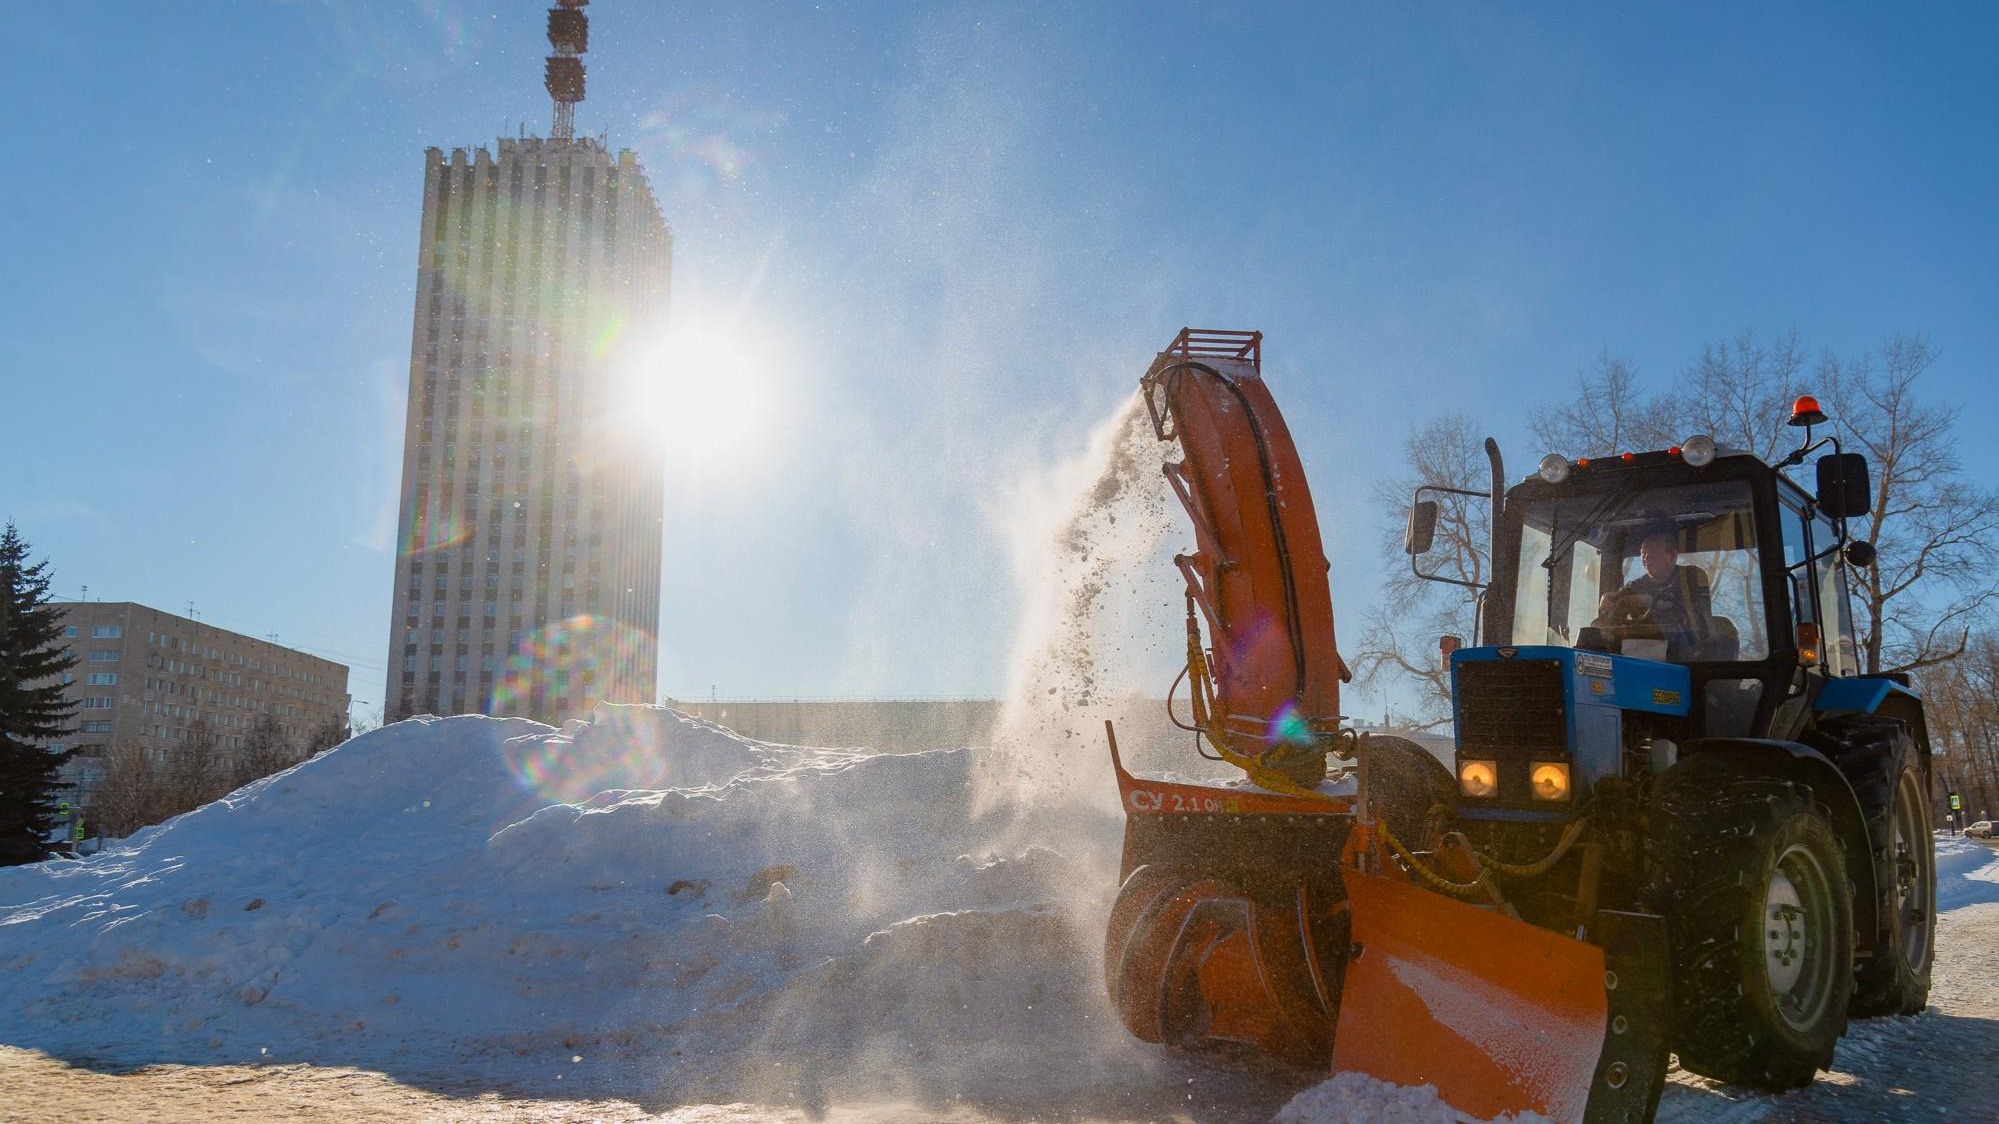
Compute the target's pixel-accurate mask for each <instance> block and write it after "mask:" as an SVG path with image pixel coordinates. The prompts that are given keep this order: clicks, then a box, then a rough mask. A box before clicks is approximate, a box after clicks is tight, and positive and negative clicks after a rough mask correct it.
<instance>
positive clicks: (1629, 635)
mask: <svg viewBox="0 0 1999 1124" xmlns="http://www.w3.org/2000/svg"><path fill="white" fill-rule="evenodd" d="M1596 627H1597V628H1598V629H1601V630H1602V632H1603V636H1604V639H1606V640H1615V641H1618V642H1620V643H1622V642H1623V641H1626V640H1663V639H1665V637H1666V632H1665V630H1664V629H1662V628H1660V627H1659V622H1658V621H1656V620H1653V619H1652V607H1651V606H1650V605H1648V604H1646V602H1645V599H1644V598H1643V597H1640V596H1639V595H1637V594H1635V593H1628V592H1626V591H1624V590H1618V591H1617V592H1615V593H1606V594H1604V604H1603V605H1602V606H1600V608H1599V611H1598V613H1597V617H1596Z"/></svg>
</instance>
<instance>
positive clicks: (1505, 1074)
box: [1333, 868, 1665, 1124]
mask: <svg viewBox="0 0 1999 1124" xmlns="http://www.w3.org/2000/svg"><path fill="white" fill-rule="evenodd" d="M1342 874H1343V876H1344V878H1345V881H1346V889H1347V896H1348V901H1349V905H1350V914H1349V922H1350V924H1351V926H1352V929H1351V932H1352V946H1351V948H1350V951H1349V957H1348V960H1347V965H1346V983H1345V987H1344V989H1343V994H1342V995H1341V1000H1340V1009H1339V1022H1338V1028H1337V1030H1336V1032H1335V1035H1334V1049H1333V1067H1334V1069H1336V1070H1355V1071H1359V1072H1361V1073H1365V1074H1368V1075H1369V1076H1372V1077H1375V1078H1377V1079H1379V1080H1382V1081H1387V1082H1392V1083H1394V1084H1397V1085H1409V1086H1423V1085H1429V1086H1433V1087H1434V1088H1435V1089H1436V1090H1437V1094H1438V1096H1439V1097H1441V1098H1442V1099H1443V1101H1444V1102H1445V1103H1446V1104H1448V1105H1450V1106H1451V1107H1452V1108H1453V1109H1455V1110H1457V1111H1458V1112H1461V1113H1464V1114H1466V1115H1468V1116H1471V1117H1473V1118H1476V1119H1480V1120H1490V1119H1494V1118H1497V1117H1500V1116H1502V1115H1504V1114H1508V1113H1521V1112H1536V1113H1539V1114H1541V1115H1542V1116H1545V1117H1547V1118H1548V1119H1549V1120H1551V1121H1554V1122H1556V1124H1585V1122H1588V1124H1602V1122H1618V1121H1640V1122H1642V1121H1649V1120H1650V1119H1651V1117H1652V1111H1653V1108H1654V1107H1655V1106H1656V1104H1657V1101H1658V1095H1659V1088H1660V1085H1661V1083H1662V1082H1663V1080H1664V1076H1665V1046H1664V1027H1663V1025H1662V1020H1663V1018H1664V1017H1665V1012H1664V1006H1665V1004H1664V985H1663V981H1664V970H1665V969H1664V960H1665V947H1664V938H1663V932H1662V931H1660V930H1659V928H1658V927H1657V926H1656V925H1654V924H1650V923H1652V922H1656V921H1657V920H1658V919H1657V918H1650V917H1642V916H1640V915H1632V914H1624V915H1609V914H1606V915H1604V916H1603V918H1602V920H1601V921H1600V922H1599V927H1600V928H1601V929H1602V930H1603V932H1604V934H1607V935H1614V936H1616V937H1617V938H1618V942H1617V943H1610V947H1611V948H1612V951H1611V952H1610V953H1609V954H1608V956H1609V958H1608V959H1607V958H1606V950H1605V948H1602V947H1598V946H1597V945H1595V944H1589V943H1585V942H1584V941H1580V940H1574V939H1571V938H1569V937H1566V936H1563V935H1561V934H1559V933H1555V932H1551V931H1549V930H1547V929H1542V928H1539V927H1536V926H1534V925H1529V924H1527V923H1525V922H1522V921H1516V920H1513V919H1512V918H1509V917H1507V916H1504V915H1503V914H1500V913H1497V912H1494V911H1492V910H1488V909H1482V908H1479V907H1476V906H1471V905H1466V904H1464V903H1462V902H1459V901H1455V900H1453V899H1450V898H1446V897H1443V896H1442V895H1439V894H1435V893H1431V892H1430V891H1428V890H1424V889H1421V888H1420V887H1417V886H1414V885H1411V884H1409V883H1406V882H1398V881H1394V880H1391V879H1388V878H1383V877H1380V876H1377V875H1371V874H1364V873H1362V872H1360V871H1358V870H1354V869H1351V868H1348V869H1346V870H1344V871H1343V872H1342ZM1655 938H1656V939H1655ZM1620 968H1622V969H1623V971H1624V972H1626V973H1629V975H1628V977H1627V976H1626V975H1624V974H1620Z"/></svg>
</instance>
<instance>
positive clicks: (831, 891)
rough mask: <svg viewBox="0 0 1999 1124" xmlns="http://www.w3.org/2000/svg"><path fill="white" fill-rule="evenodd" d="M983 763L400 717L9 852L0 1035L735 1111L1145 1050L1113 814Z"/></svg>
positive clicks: (637, 724) (676, 728) (651, 713)
mask: <svg viewBox="0 0 1999 1124" xmlns="http://www.w3.org/2000/svg"><path fill="white" fill-rule="evenodd" d="M967 757H968V754H967V752H966V751H963V750H958V749H942V750H936V751H931V752H925V753H915V754H887V753H875V752H871V751H867V750H852V749H846V750H843V749H813V748H805V747H797V746H779V745H769V744H765V743H761V742H755V741H751V740H748V739H745V738H741V737H739V736H737V735H735V734H733V733H731V732H729V731H727V730H723V729H721V728H719V727H715V726H711V725H708V724H706V723H702V722H700V721H697V720H694V719H692V718H689V717H687V716H685V715H681V714H679V713H677V712H673V711H666V710H659V709H655V708H638V707H605V708H601V709H600V710H599V712H598V714H597V715H596V716H595V718H594V721H591V722H588V723H582V722H574V723H570V724H569V726H568V727H566V728H565V729H563V730H560V731H557V730H552V729H550V728H549V727H547V726H543V725H539V724H536V723H533V722H528V721H524V720H519V719H511V720H497V719H488V718H480V717H457V718H444V719H418V720H412V721H409V722H403V723H398V724H396V725H394V726H390V727H387V728H384V729H382V730H378V731H375V732H373V733H371V734H368V735H365V736H363V737H360V738H356V739H355V740H353V741H351V742H348V743H347V744H345V745H343V746H340V747H339V748H337V749H334V750H331V751H329V752H327V753H325V754H322V755H320V756H319V757H317V758H315V759H313V760H312V761H309V762H306V763H304V764H302V765H300V766H298V767H296V768H294V769H291V770H289V771H288V772H285V773H283V774H280V775H278V776H276V777H272V778H268V779H266V780H264V781H260V782H258V783H256V784H253V785H251V786H249V787H246V788H244V789H243V790H241V791H239V792H236V793H233V794H231V795H230V796H229V797H227V798H225V799H223V800H221V801H218V802H216V803H214V804H211V805H209V806H207V807H204V808H201V809H198V810H196V811H194V812H190V813H188V814H187V815H184V816H181V817H179V818H177V819H175V820H172V821H170V822H168V823H167V824H164V825H161V826H160V827H158V828H154V829H150V830H148V831H145V832H142V833H140V834H139V835H137V836H135V837H134V838H132V839H131V840H129V841H127V843H126V844H125V845H123V846H120V847H114V848H113V849H111V850H108V851H106V852H105V853H103V854H101V855H97V856H94V857H92V858H90V859H87V860H84V861H81V862H63V863H47V864H41V865H38V866H31V867H21V868H14V869H11V870H0V990H4V992H5V994H6V996H7V1002H6V1004H5V1005H4V1006H0V1041H4V1042H7V1043H11V1044H16V1045H22V1046H31V1047H36V1048H40V1049H44V1050H48V1051H50V1052H53V1053H58V1054H74V1053H88V1054H91V1055H93V1056H97V1057H110V1056H125V1057H129V1058H131V1059H133V1060H148V1061H152V1060H183V1061H215V1060H243V1059H271V1060H275V1059H311V1060H338V1061H345V1062H355V1063H371V1062H372V1063H377V1064H379V1063H381V1062H383V1061H384V1060H396V1059H401V1060H404V1061H409V1062H427V1063H437V1064H440V1065H455V1064H462V1063H464V1062H468V1061H479V1060H480V1059H486V1060H488V1061H490V1060H492V1059H517V1060H516V1061H513V1062H510V1064H514V1065H517V1066H520V1065H525V1066H530V1067H535V1068H537V1069H539V1070H541V1071H544V1072H547V1071H560V1070H570V1071H572V1079H574V1078H575V1076H576V1074H575V1073H574V1071H575V1070H578V1069H582V1068H585V1067H586V1065H587V1063H593V1062H605V1061H619V1062H623V1063H627V1068H628V1069H629V1068H630V1066H634V1065H636V1066H644V1067H660V1068H661V1069H662V1070H663V1071H664V1070H665V1069H666V1068H668V1067H670V1068H671V1074H670V1076H671V1078H672V1080H673V1082H674V1084H675V1085H676V1087H679V1088H686V1089H691V1088H695V1087H698V1086H700V1085H702V1084H704V1083H706V1084H712V1085H714V1086H715V1087H716V1088H717V1090H718V1091H725V1092H727V1093H728V1094H729V1099H732V1100H734V1099H741V1098H743V1097H744V1096H750V1095H755V1094H756V1093H757V1091H758V1089H757V1088H755V1087H746V1086H745V1084H744V1082H745V1081H746V1080H753V1081H754V1083H755V1084H756V1085H761V1086H766V1087H769V1090H770V1091H772V1092H774V1093H782V1094H787V1095H795V1094H797V1093H798V1092H799V1090H800V1089H807V1090H808V1091H810V1089H814V1088H819V1087H824V1088H825V1089H827V1090H834V1089H837V1088H839V1087H842V1086H845V1085H851V1084H853V1082H854V1081H855V1080H858V1079H859V1075H860V1074H862V1073H863V1072H870V1073H872V1075H873V1078H872V1080H873V1083H871V1084H870V1085H869V1086H868V1087H869V1089H870V1090H871V1091H873V1092H876V1093H880V1092H884V1091H892V1090H891V1089H889V1088H887V1087H885V1086H883V1085H882V1084H881V1083H880V1081H881V1079H882V1078H883V1077H884V1075H894V1074H903V1075H907V1076H906V1080H908V1081H911V1082H915V1083H918V1084H925V1085H930V1084H935V1085H939V1086H940V1087H941V1086H944V1085H950V1086H954V1087H956V1086H961V1085H962V1084H963V1083H964V1082H963V1081H962V1080H961V1078H965V1077H967V1075H972V1076H974V1077H984V1076H985V1075H990V1076H991V1078H993V1079H1002V1078H1004V1077H1005V1076H1006V1075H1008V1074H1012V1075H1014V1076H1016V1077H1022V1076H1026V1075H1027V1074H1028V1073H1029V1072H1030V1070H1031V1065H1030V1060H1029V1059H1030V1056H1039V1057H1046V1056H1048V1053H1049V1051H1051V1050H1053V1051H1056V1052H1058V1053H1059V1052H1062V1051H1067V1052H1069V1054H1070V1055H1071V1056H1074V1057H1079V1058H1084V1057H1091V1056H1093V1055H1097V1054H1101V1053H1102V1052H1103V1051H1105V1050H1131V1049H1133V1047H1132V1046H1130V1045H1129V1044H1127V1043H1124V1042H1122V1041H1121V1040H1120V1039H1119V1036H1120V1035H1121V1032H1117V1031H1116V1028H1115V1026H1114V1025H1107V1024H1110V1023H1111V1022H1112V1020H1110V1019H1109V1018H1108V1015H1107V1010H1106V1009H1105V1004H1104V1003H1103V1001H1102V1000H1101V998H1100V995H1101V987H1100V984H1099V983H1098V982H1097V981H1096V980H1094V979H1093V978H1092V974H1091V971H1090V968H1089V965H1090V964H1091V958H1092V955H1093V950H1094V948H1095V946H1096V942H1097V941H1099V940H1101V933H1100V931H1098V930H1097V929H1095V928H1093V927H1092V925H1093V924H1094V923H1093V922H1088V921H1079V920H1078V917H1079V915H1089V914H1090V913H1091V911H1092V910H1098V909H1100V908H1101V905H1100V899H1101V898H1102V897H1104V896H1106V895H1108V894H1109V893H1110V892H1111V891H1112V890H1113V889H1114V887H1112V886H1109V885H1108V884H1107V882H1106V877H1105V876H1104V875H1103V874H1102V873H1101V872H1100V871H1097V870H1088V871H1085V870H1083V869H1081V868H1079V867H1078V865H1077V864H1078V862H1079V860H1080V859H1081V858H1084V857H1088V858H1089V860H1090V861H1091V862H1099V861H1101V859H1102V856H1101V855H1100V854H1095V853H1094V850H1093V849H1097V848H1101V847H1102V846H1104V845H1106V844H1109V843H1113V842H1114V840H1115V838H1116V836H1115V828H1116V824H1115V821H1113V820H1110V819H1103V820H1102V821H1101V822H1100V823H1098V824H1097V826H1096V827H1095V828H1094V829H1093V830H1094V832H1095V835H1094V836H1091V834H1090V833H1089V832H1085V833H1083V834H1082V835H1078V834H1077V833H1076V832H1075V831H1074V830H1073V827H1074V824H1075V823H1076V822H1079V821H1076V820H1074V819H1073V818H1072V819H1071V820H1070V821H1068V823H1069V824H1070V829H1069V834H1068V837H1067V838H1066V839H1063V840H1060V841H1058V845H1057V846H1041V845H1036V844H1034V843H1032V842H1031V841H1029V840H1031V838H1032V836H1033V832H1032V831H1031V830H1028V829H1025V828H1023V826H1022V825H1021V823H1019V822H1018V821H1017V820H1009V821H1007V822H1004V823H1002V822H998V821H995V820H988V821H985V822H980V821H976V820H974V818H973V817H972V816H971V814H970V804H969V800H970V797H969V790H970V774H969V771H968V764H967ZM1081 822H1089V821H1087V820H1086V821H1081ZM1009 841H1011V842H1009ZM995 847H1003V849H997V850H996V849H995ZM996 1028H999V1029H997V1030H996ZM1113 1032H1116V1033H1113ZM578 1058H582V1059H585V1062H577V1061H575V1060H573V1059H578ZM669 1059H670V1061H669ZM871 1062H881V1063H883V1064H881V1065H873V1066H871V1065H870V1064H869V1063H871ZM890 1062H893V1063H894V1064H893V1065H890V1064H888V1063H890ZM1090 1069H1091V1067H1089V1066H1081V1067H1078V1068H1077V1072H1076V1073H1075V1074H1074V1075H1073V1077H1072V1078H1070V1080H1072V1081H1074V1082H1076V1083H1079V1084H1080V1083H1082V1082H1085V1081H1088V1080H1090V1078H1091V1076H1092V1075H1091V1073H1090V1072H1089V1070H1090ZM801 1070H809V1071H810V1072H800V1071H801ZM665 1076H666V1074H665V1073H664V1072H663V1073H662V1079H665ZM975 1083H976V1082H975ZM1060 1083H1061V1080H1060V1079H1059V1078H1058V1079H1056V1081H1055V1084H1057V1085H1059V1084H1060ZM903 1091H904V1092H935V1091H936V1090H935V1089H915V1090H908V1089H905V1090H903Z"/></svg>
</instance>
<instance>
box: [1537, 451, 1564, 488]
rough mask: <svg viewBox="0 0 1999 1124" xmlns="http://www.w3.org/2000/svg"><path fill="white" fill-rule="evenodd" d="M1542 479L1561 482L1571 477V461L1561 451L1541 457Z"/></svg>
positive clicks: (1555, 482) (1552, 482) (1551, 482)
mask: <svg viewBox="0 0 1999 1124" xmlns="http://www.w3.org/2000/svg"><path fill="white" fill-rule="evenodd" d="M1540 474H1541V479H1543V480H1546V481H1547V482H1548V483H1550V484H1560V483H1561V482H1562V481H1564V480H1567V479H1568V478H1569V461H1568V458H1567V457H1564V456H1563V455H1562V454H1560V453H1549V454H1548V455H1547V456H1545V457H1542V458H1541V469H1540Z"/></svg>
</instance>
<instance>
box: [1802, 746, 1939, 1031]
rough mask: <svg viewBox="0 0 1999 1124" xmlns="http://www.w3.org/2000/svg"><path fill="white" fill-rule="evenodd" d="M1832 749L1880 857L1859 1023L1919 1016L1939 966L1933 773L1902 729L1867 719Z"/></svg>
mask: <svg viewBox="0 0 1999 1124" xmlns="http://www.w3.org/2000/svg"><path fill="white" fill-rule="evenodd" d="M1830 733H1831V734H1832V737H1833V739H1834V740H1835V741H1836V742H1837V744H1836V745H1833V746H1831V747H1828V750H1827V752H1828V755H1829V756H1831V757H1832V759H1833V761H1834V763H1836V764H1837V765H1838V766H1839V768H1840V771H1841V772H1843V773H1845V774H1846V779H1847V780H1849V781H1851V782H1852V783H1853V794H1854V795H1855V796H1856V797H1858V798H1859V801H1860V812H1861V815H1862V816H1864V817H1865V818H1866V821H1867V839H1868V843H1869V844H1870V845H1871V846H1872V847H1873V849H1874V861H1873V864H1872V865H1873V867H1874V893H1875V909H1876V911H1877V913H1878V914H1879V916H1880V919H1881V922H1880V924H1879V925H1877V926H1876V927H1875V933H1874V941H1873V950H1872V955H1870V956H1869V957H1868V958H1867V959H1866V960H1864V961H1862V962H1861V964H1860V967H1859V969H1858V970H1857V971H1856V972H1855V973H1854V981H1853V1008H1852V1013H1853V1014H1854V1015H1855V1016H1856V1017H1862V1018H1864V1017H1867V1016H1869V1015H1915V1014H1920V1013H1922V1010H1923V1008H1924V1007H1925V1006H1927V1005H1928V1004H1929V1000H1930V966H1931V964H1932V963H1934V962H1935V960H1936V924H1937V918H1936V898H1937V862H1936V840H1935V838H1934V837H1933V836H1932V835H1931V834H1930V785H1929V770H1928V768H1927V767H1926V763H1925V762H1924V761H1923V758H1922V754H1921V753H1920V752H1918V750H1917V749H1916V743H1915V740H1914V739H1912V738H1911V737H1909V732H1908V729H1907V728H1906V727H1904V726H1903V725H1902V724H1901V723H1900V722H1896V721H1893V720H1887V719H1878V718H1875V719H1865V720H1857V721H1853V722H1849V723H1845V724H1843V725H1841V726H1839V727H1837V728H1835V729H1833V730H1832V731H1830Z"/></svg>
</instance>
